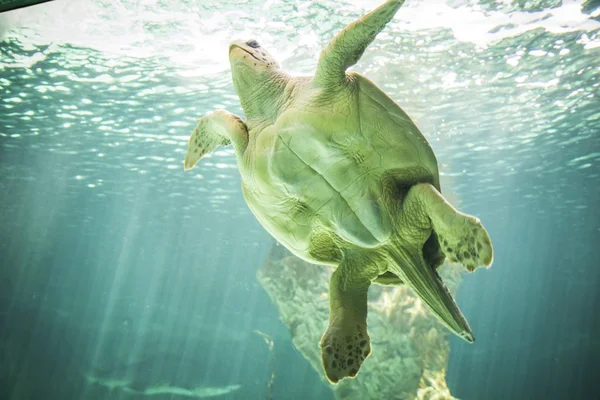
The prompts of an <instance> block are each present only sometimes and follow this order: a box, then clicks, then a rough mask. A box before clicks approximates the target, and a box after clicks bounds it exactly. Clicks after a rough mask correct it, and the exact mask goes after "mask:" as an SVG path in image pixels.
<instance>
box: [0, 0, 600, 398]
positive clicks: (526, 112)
mask: <svg viewBox="0 0 600 400" xmlns="http://www.w3.org/2000/svg"><path fill="white" fill-rule="evenodd" d="M374 4H375V3H372V2H370V1H367V0H354V1H347V2H341V3H340V2H337V1H333V0H327V1H318V2H311V1H300V0H298V1H291V0H287V1H279V0H270V1H266V2H265V1H248V2H242V1H233V0H229V1H221V2H202V1H201V2H192V1H184V0H179V1H169V2H167V1H152V0H147V1H133V0H132V1H108V0H93V1H92V0H89V1H66V0H65V1H56V2H50V3H48V4H44V5H40V6H36V7H34V8H26V9H22V10H19V11H16V12H11V13H3V14H0V35H3V38H4V41H3V42H1V43H0V207H1V209H0V210H1V213H0V263H1V265H0V267H1V270H0V300H1V301H0V339H1V340H0V342H1V343H2V344H1V345H0V397H1V398H7V399H15V400H21V399H41V398H48V399H54V398H56V399H109V398H110V399H120V398H122V399H128V398H137V397H139V398H145V397H144V396H140V395H139V394H135V393H126V392H124V391H122V390H119V388H117V389H113V390H112V391H110V390H109V389H108V388H107V387H105V386H101V385H94V384H91V383H90V382H89V381H88V380H86V375H89V374H91V373H92V372H93V373H96V372H97V373H101V372H106V373H112V375H114V376H119V374H121V375H122V376H130V374H131V370H132V368H134V367H132V366H135V370H136V372H135V379H136V380H137V381H139V384H140V385H142V384H144V383H151V384H164V383H168V382H171V383H172V384H175V383H178V384H179V383H181V385H186V386H188V387H189V386H190V385H195V386H198V387H204V388H213V389H214V388H221V389H223V388H229V389H230V392H228V393H223V394H220V395H219V396H218V397H215V398H218V399H265V398H267V396H269V389H268V385H267V383H268V380H269V377H270V375H271V373H272V372H274V373H275V381H274V385H273V388H272V392H271V395H272V397H273V398H274V399H331V398H333V394H332V392H331V390H330V389H329V387H328V385H327V384H325V383H324V382H323V381H322V377H321V371H315V370H313V369H312V368H311V366H310V365H309V364H308V362H307V361H306V360H305V359H304V358H303V357H302V355H301V354H300V353H299V352H298V351H297V350H296V349H295V348H294V347H293V345H292V344H291V341H290V335H289V332H288V329H287V327H285V326H284V325H283V324H282V323H281V322H280V321H279V316H278V313H277V310H276V308H275V306H274V305H273V304H272V303H271V301H270V300H269V298H268V297H267V295H266V293H265V291H264V290H263V289H262V288H261V286H260V285H259V284H258V282H257V280H256V277H255V275H256V270H257V269H258V268H259V267H260V266H261V265H262V264H263V262H264V260H265V257H266V254H267V252H268V251H269V249H270V248H271V246H272V244H273V240H272V239H271V238H270V237H269V236H268V234H267V233H266V232H265V231H264V230H263V228H262V227H261V226H260V225H259V224H258V222H257V221H256V220H255V218H254V217H253V215H252V214H251V213H250V211H249V210H248V208H247V207H246V205H245V203H244V201H243V198H242V195H241V191H240V179H239V174H238V172H237V170H236V163H235V157H234V155H233V151H232V149H231V148H222V149H220V150H219V151H217V152H216V153H215V154H214V155H213V156H212V157H210V158H208V159H206V160H203V161H202V162H201V164H200V165H199V166H198V167H197V168H196V169H194V170H193V171H192V172H184V171H183V164H182V163H183V157H184V155H185V151H186V146H187V137H188V136H189V134H190V132H191V130H192V129H193V127H194V126H195V119H196V118H197V117H200V116H203V115H204V114H205V113H207V112H210V111H212V110H214V109H215V108H227V109H228V110H229V111H231V112H234V113H237V114H240V115H242V111H241V109H240V106H239V102H238V100H237V97H236V95H235V92H234V90H233V87H232V83H231V77H230V73H229V65H228V60H227V44H228V42H229V41H230V40H232V39H234V38H256V39H259V40H260V42H261V44H263V45H264V46H265V47H266V48H268V49H269V50H270V52H271V53H272V54H273V55H274V56H275V57H277V58H278V59H279V61H280V63H281V64H282V67H283V68H284V69H286V70H288V71H289V72H292V73H296V74H311V73H312V71H313V70H314V68H315V66H316V61H317V57H318V54H319V51H320V49H322V48H323V47H324V46H325V45H326V44H327V42H328V41H329V40H330V39H331V38H332V37H333V35H334V34H335V33H336V32H338V31H339V30H340V29H342V28H343V27H344V26H345V25H347V24H348V23H350V22H352V21H353V20H354V19H356V18H357V17H358V16H360V15H362V14H364V12H365V11H366V10H367V9H371V8H372V7H373V5H374ZM596 7H597V4H596V3H594V2H587V3H586V6H585V8H584V10H585V12H586V13H582V12H581V8H582V2H578V1H567V0H564V1H562V2H561V1H552V0H549V1H530V2H525V1H512V2H511V1H505V2H493V1H483V0H482V1H475V0H472V1H467V0H463V1H459V0H456V1H450V0H448V1H439V2H435V6H434V5H433V2H432V3H430V2H426V1H418V0H414V1H408V2H407V3H406V5H405V6H404V7H403V8H402V9H401V10H400V11H399V12H398V15H397V16H396V18H395V19H394V20H393V22H392V23H391V24H390V25H389V26H388V27H387V28H386V30H385V31H384V33H382V34H381V35H380V36H379V37H378V38H377V40H376V41H375V42H374V43H373V45H371V46H370V47H369V49H368V50H367V52H366V53H365V55H364V57H363V58H362V59H361V61H360V62H359V64H358V65H357V66H356V67H355V68H354V70H355V71H358V72H361V73H364V74H366V75H367V76H368V77H369V78H371V79H372V80H373V81H374V82H376V83H377V84H378V85H379V86H380V87H381V88H382V89H384V90H385V91H386V92H387V93H388V94H389V95H390V96H391V97H392V98H393V99H394V100H395V101H397V102H398V104H400V105H401V106H402V107H403V108H404V109H405V110H406V111H407V113H408V114H409V115H410V116H411V117H412V118H413V119H414V120H415V122H416V123H417V125H418V126H419V127H420V129H421V130H422V131H423V132H424V134H425V136H426V137H427V138H428V140H429V141H430V143H431V145H432V147H433V148H434V150H435V152H436V154H437V157H438V160H439V164H440V172H441V176H442V183H443V184H444V188H445V190H446V191H448V192H451V193H453V194H454V196H455V198H456V201H455V202H456V203H458V205H459V206H460V208H461V210H463V211H465V212H468V213H470V214H474V215H477V216H478V217H479V218H480V219H481V220H482V221H483V222H484V224H485V226H486V228H487V229H488V231H489V232H490V235H491V237H492V239H493V242H494V247H495V252H496V254H495V261H494V266H493V267H492V269H490V270H489V271H478V272H477V273H475V274H473V275H469V276H466V277H465V279H464V281H463V283H462V285H461V287H460V290H459V293H458V296H457V302H458V303H459V305H460V307H461V309H462V311H463V312H464V314H465V315H466V317H467V318H468V320H469V322H470V324H471V327H472V328H473V331H474V332H475V333H476V337H477V342H476V344H474V345H469V344H466V343H463V342H462V341H460V340H459V339H456V338H450V344H451V352H450V360H449V365H448V370H447V381H448V385H449V387H450V390H451V392H452V393H453V395H455V396H456V397H458V398H461V399H466V400H488V399H489V400H496V399H517V400H520V399H523V400H526V399H588V398H594V397H593V395H594V394H595V393H596V394H597V393H598V391H599V390H600V383H599V381H598V379H597V377H598V371H599V369H598V367H597V360H598V359H599V357H600V343H599V341H598V338H597V333H598V332H599V330H600V319H599V318H598V312H597V308H598V305H600V298H599V297H600V295H599V293H600V291H598V285H599V284H600V269H599V268H598V261H597V249H598V245H599V243H600V206H599V201H600V169H599V166H598V162H599V160H600V100H599V97H598V96H600V90H599V87H600V22H598V21H597V20H598V11H597V8H596ZM594 10H596V11H594ZM589 13H592V16H595V19H594V18H591V17H590V15H589ZM594 13H595V14H594ZM324 301H326V300H324ZM254 330H260V331H262V332H265V333H267V334H268V335H270V336H271V337H272V338H273V340H274V344H275V346H274V350H273V353H272V354H271V353H270V352H269V349H268V347H267V345H266V344H265V342H264V340H263V339H262V338H261V336H259V335H257V334H256V333H254V332H253V331H254ZM271 357H272V358H271ZM367 362H368V361H367ZM128 374H129V375H128ZM358 379H360V375H359V377H358ZM166 381H168V382H166ZM237 385H239V387H238V386H237ZM207 390H208V389H207ZM215 390H216V389H215ZM215 393H216V392H215ZM136 396H137V397H136ZM153 398H172V399H178V398H185V397H182V395H181V394H180V395H175V394H174V395H164V394H163V395H155V397H153Z"/></svg>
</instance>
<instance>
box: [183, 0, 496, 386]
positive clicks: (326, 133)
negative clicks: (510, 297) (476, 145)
mask: <svg viewBox="0 0 600 400" xmlns="http://www.w3.org/2000/svg"><path fill="white" fill-rule="evenodd" d="M403 3H404V1H402V0H388V1H387V2H386V3H385V4H383V5H381V6H380V7H379V8H377V9H375V10H374V11H372V12H370V13H369V14H367V15H365V16H363V17H362V18H360V19H358V20H357V21H355V22H354V23H352V24H350V25H349V26H347V27H346V28H345V29H344V30H343V31H342V32H340V33H339V34H338V35H337V36H336V37H335V38H334V39H333V40H332V41H331V43H329V45H328V46H327V47H326V48H325V49H324V50H323V51H322V52H321V55H320V57H319V61H318V65H317V71H316V73H315V75H314V76H312V77H293V76H290V75H288V74H287V73H285V72H283V71H282V70H281V69H280V67H279V64H278V63H277V61H275V59H274V58H273V56H271V54H269V52H268V51H267V50H265V49H264V48H263V47H261V46H260V45H259V43H258V42H257V41H256V40H248V41H234V42H232V43H231V44H230V45H229V60H230V63H231V70H232V76H233V84H234V87H235V90H236V92H237V94H238V96H239V98H240V102H241V105H242V108H243V110H244V114H245V115H246V121H245V122H244V121H243V120H242V119H241V118H240V117H238V116H236V115H233V114H231V113H229V112H227V111H224V110H217V111H214V112H212V113H210V114H208V115H206V116H205V117H203V118H200V119H199V120H198V125H197V127H196V128H195V129H194V131H193V133H192V134H191V136H190V139H189V144H188V150H187V154H186V156H185V161H184V167H185V169H186V170H189V169H191V168H193V167H194V165H195V164H196V163H197V162H198V160H199V159H200V158H201V157H202V156H203V155H205V154H207V153H209V152H211V151H213V150H214V149H215V148H216V147H217V146H219V145H223V146H225V145H228V144H233V148H234V150H235V154H236V157H237V163H238V167H239V170H240V174H241V179H242V192H243V195H244V198H245V199H246V202H247V204H248V206H249V207H250V210H252V212H253V213H254V215H255V216H256V218H257V219H258V221H259V222H260V223H261V224H262V225H263V226H264V228H265V229H266V230H267V231H268V232H269V233H270V234H271V235H272V236H273V237H275V239H277V240H278V241H279V242H280V243H282V244H283V245H284V246H286V247H287V248H288V249H289V250H291V251H292V252H293V253H294V254H295V255H297V256H298V257H300V258H302V259H304V260H306V261H308V262H312V263H318V264H328V265H333V266H336V269H335V272H334V273H333V275H332V276H331V280H330V287H329V302H330V315H329V325H328V328H327V330H326V332H325V334H324V335H323V337H322V339H321V342H320V346H321V349H322V361H323V367H324V369H325V373H326V375H327V377H328V379H329V380H330V381H331V382H333V383H336V382H338V381H339V380H340V379H343V378H345V377H348V376H350V377H354V376H356V374H357V373H358V370H359V368H360V366H361V365H362V363H363V361H364V360H365V358H366V357H367V356H368V355H369V354H370V352H371V346H370V340H369V335H368V333H367V290H368V288H369V285H370V284H371V282H375V283H381V284H402V283H405V284H408V285H409V286H410V287H411V288H412V289H413V290H414V292H415V293H416V294H417V295H418V296H419V297H420V298H421V299H422V300H423V302H424V304H426V305H427V307H428V308H429V309H430V310H431V311H432V312H433V314H435V315H436V316H437V317H438V319H439V320H440V321H441V322H442V323H443V324H445V325H446V326H447V327H448V328H449V329H450V330H451V331H452V332H454V333H456V334H457V335H458V336H460V337H462V338H463V339H465V340H466V341H468V342H473V340H474V339H473V334H472V332H471V329H470V327H469V325H468V323H467V322H466V320H465V318H464V317H463V315H462V313H461V312H460V310H459V308H458V306H457V305H456V303H455V302H454V300H453V298H452V296H451V295H450V293H449V292H448V290H447V288H446V286H445V285H444V284H443V282H442V281H441V279H440V278H439V276H438V274H437V272H436V269H437V267H439V266H440V265H441V264H442V262H443V260H444V258H445V257H448V258H449V259H450V261H453V262H460V263H462V265H464V266H465V267H466V268H467V269H468V270H469V271H473V270H474V269H475V268H476V267H478V266H489V265H490V264H491V263H492V258H493V251H492V245H491V241H490V237H489V235H488V233H487V232H486V230H485V229H484V228H483V226H482V225H481V223H480V221H479V220H478V219H477V218H475V217H472V216H470V215H466V214H462V213H460V212H458V211H457V210H456V209H454V208H453V207H452V206H451V205H450V204H449V203H448V202H447V201H446V200H445V199H444V197H443V196H442V195H441V193H440V182H439V175H438V167H437V161H436V158H435V155H434V154H433V151H432V149H431V147H430V146H429V144H428V143H427V141H426V140H425V138H424V137H423V135H422V134H421V132H420V131H419V129H418V128H417V127H416V126H415V124H414V123H413V122H412V121H411V119H410V118H409V117H408V115H407V114H406V113H405V112H404V111H403V110H402V109H401V108H400V107H399V106H398V105H396V103H394V101H393V100H392V99H390V98H389V97H388V96H387V95H386V94H385V93H384V92H383V91H381V89H379V88H378V87H377V86H375V84H373V83H372V82H371V81H369V80H368V79H367V78H365V77H364V76H362V75H360V74H358V73H355V72H346V69H347V68H348V67H350V66H352V65H354V64H356V63H357V61H358V60H359V58H360V57H361V56H362V54H363V52H364V51H365V49H366V47H367V46H368V45H369V44H370V43H371V42H372V41H373V40H374V39H375V36H376V35H377V34H378V33H379V32H380V31H381V30H382V29H383V28H384V27H385V25H386V24H387V23H388V22H389V21H390V20H391V19H392V18H393V16H394V15H395V13H396V11H397V10H398V9H399V8H400V6H401V5H402V4H403Z"/></svg>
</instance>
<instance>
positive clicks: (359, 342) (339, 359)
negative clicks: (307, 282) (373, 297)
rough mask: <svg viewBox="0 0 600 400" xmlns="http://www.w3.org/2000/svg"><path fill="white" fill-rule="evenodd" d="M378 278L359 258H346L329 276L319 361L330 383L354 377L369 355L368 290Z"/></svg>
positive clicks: (375, 271)
mask: <svg viewBox="0 0 600 400" xmlns="http://www.w3.org/2000/svg"><path fill="white" fill-rule="evenodd" d="M378 275H379V273H378V271H377V269H376V268H374V267H372V266H370V264H369V263H367V262H365V260H364V259H361V257H358V256H355V255H353V256H346V257H345V258H344V259H343V260H342V262H341V263H340V265H339V266H338V267H337V269H336V270H335V272H334V273H333V275H332V276H331V281H330V287H329V303H330V309H329V326H328V327H327V331H326V332H325V334H324V335H323V337H322V338H321V342H320V343H319V346H320V347H321V349H322V353H321V360H322V362H323V369H324V370H325V374H326V375H327V378H328V379H329V381H330V382H332V383H337V382H338V381H339V380H341V379H343V378H346V377H355V376H356V374H357V373H358V370H359V369H360V366H361V365H362V363H363V362H364V360H365V359H366V358H367V357H368V356H369V354H370V353H371V340H370V338H369V334H368V333H367V291H368V289H369V285H370V283H371V280H373V279H375V278H376V277H377V276H378Z"/></svg>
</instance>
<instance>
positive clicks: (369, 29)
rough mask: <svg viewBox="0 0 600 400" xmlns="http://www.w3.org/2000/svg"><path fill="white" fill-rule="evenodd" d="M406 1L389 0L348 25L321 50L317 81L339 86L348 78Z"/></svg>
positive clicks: (317, 82)
mask: <svg viewBox="0 0 600 400" xmlns="http://www.w3.org/2000/svg"><path fill="white" fill-rule="evenodd" d="M402 4H404V0H388V1H387V2H386V3H385V4H383V5H381V6H379V7H378V8H376V9H375V10H373V11H371V12H370V13H368V14H367V15H365V16H363V17H362V18H360V19H358V20H357V21H355V22H353V23H352V24H350V25H348V26H347V27H346V28H345V29H344V30H343V31H341V32H340V33H338V34H337V36H336V37H335V38H334V39H333V40H332V41H331V42H330V43H329V45H328V46H327V47H326V48H325V49H324V50H323V51H322V52H321V56H320V58H319V63H318V65H317V72H316V74H315V78H314V80H315V82H316V84H317V85H318V86H321V87H331V88H336V87H339V85H340V84H341V83H342V82H343V81H344V79H345V72H346V69H348V68H349V67H351V66H352V65H354V64H356V63H357V62H358V60H359V59H360V57H362V55H363V53H364V51H365V49H366V48H367V46H369V44H371V42H372V41H373V40H375V37H376V36H377V34H378V33H379V32H381V31H382V30H383V28H385V25H386V24H387V23H388V22H389V21H390V20H391V19H392V18H393V17H394V15H395V14H396V11H398V9H399V8H400V6H402Z"/></svg>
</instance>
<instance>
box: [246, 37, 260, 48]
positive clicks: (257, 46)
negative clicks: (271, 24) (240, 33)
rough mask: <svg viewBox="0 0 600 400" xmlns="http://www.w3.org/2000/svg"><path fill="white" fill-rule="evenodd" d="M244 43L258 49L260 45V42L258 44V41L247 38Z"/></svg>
mask: <svg viewBox="0 0 600 400" xmlns="http://www.w3.org/2000/svg"><path fill="white" fill-rule="evenodd" d="M246 44H247V45H248V46H250V47H252V48H253V49H258V48H259V47H260V44H258V42H257V41H256V40H254V39H251V40H248V41H247V42H246Z"/></svg>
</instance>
